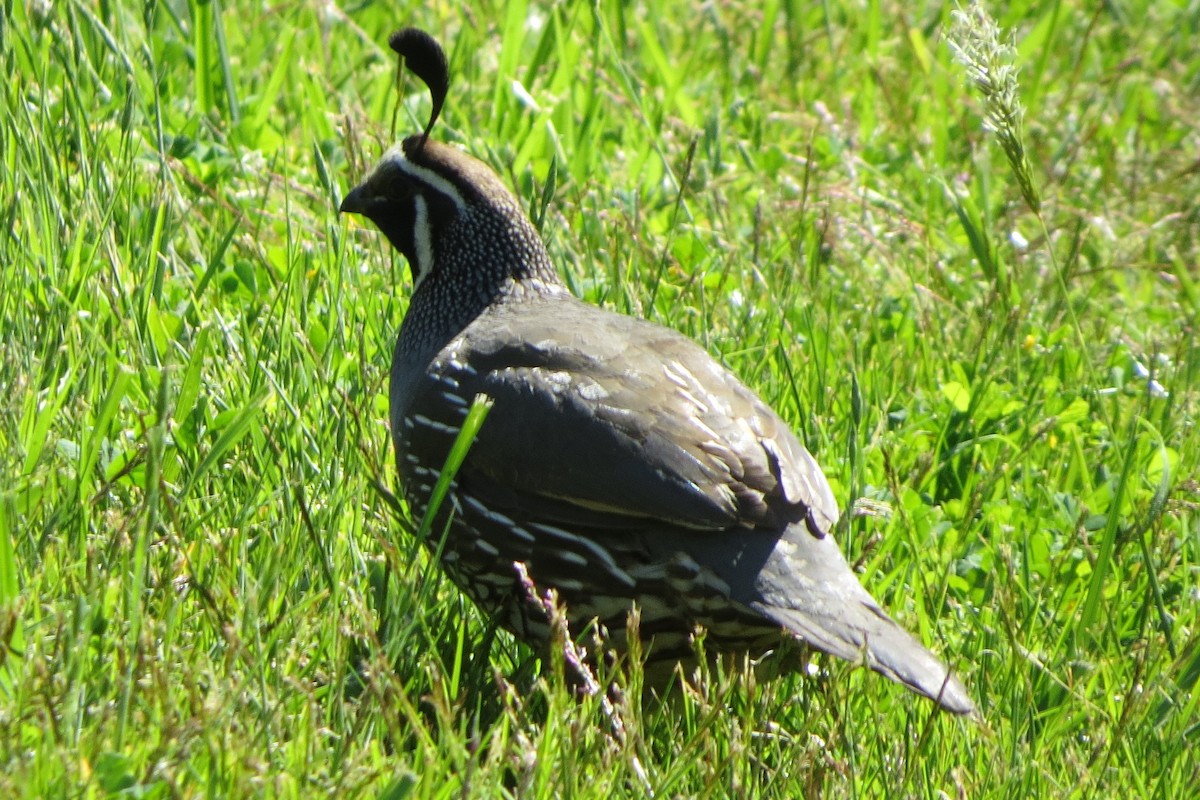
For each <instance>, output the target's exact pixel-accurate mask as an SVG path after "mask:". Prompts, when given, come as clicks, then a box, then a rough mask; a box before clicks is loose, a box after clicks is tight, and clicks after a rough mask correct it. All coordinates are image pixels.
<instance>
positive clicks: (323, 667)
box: [0, 0, 1200, 800]
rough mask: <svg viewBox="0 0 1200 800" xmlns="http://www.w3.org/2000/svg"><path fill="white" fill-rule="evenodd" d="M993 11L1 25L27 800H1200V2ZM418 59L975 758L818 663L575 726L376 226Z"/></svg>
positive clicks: (91, 10)
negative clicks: (429, 36)
mask: <svg viewBox="0 0 1200 800" xmlns="http://www.w3.org/2000/svg"><path fill="white" fill-rule="evenodd" d="M988 8H989V11H990V13H991V14H992V15H993V16H994V18H995V21H996V23H997V24H998V28H997V29H996V30H994V31H991V32H989V31H988V30H987V28H986V25H985V21H984V20H983V18H982V17H979V16H976V15H975V14H974V12H970V11H968V12H966V16H965V17H959V18H956V17H955V15H954V11H955V6H953V5H947V4H942V3H930V2H917V3H903V2H898V1H897V0H828V1H827V2H824V3H802V2H798V1H797V0H756V1H755V2H750V1H749V0H733V2H722V3H699V2H680V1H679V0H669V1H668V2H663V3H654V4H649V3H647V4H635V3H625V2H619V1H618V0H596V1H595V2H591V3H588V2H577V1H573V0H564V1H563V2H557V3H551V2H532V0H514V1H513V2H510V3H500V2H494V1H492V0H464V2H459V3H452V2H445V1H444V0H430V1H429V2H424V3H398V4H382V3H372V2H351V3H345V4H337V3H333V2H327V3H317V2H294V1H292V0H283V2H280V3H276V4H265V3H251V2H246V1H245V0H171V1H170V2H156V0H145V1H144V2H132V1H131V0H102V1H101V2H95V1H94V0H60V2H52V0H30V1H29V2H26V0H0V63H2V64H3V68H4V71H5V74H6V76H7V78H6V80H5V81H3V83H4V85H3V86H2V87H0V98H2V104H0V216H2V217H3V219H4V222H3V225H0V234H2V235H0V325H2V328H0V475H2V476H3V478H2V479H0V796H3V797H8V798H14V800H15V799H16V798H49V797H64V798H65V797H71V798H75V797H87V798H102V797H141V798H168V797H211V798H218V797H272V798H274V797H280V798H304V797H315V796H337V797H367V798H380V800H399V798H409V797H411V798H442V797H451V796H462V797H504V796H515V797H606V798H607V797H645V796H651V795H653V796H659V797H730V796H734V797H738V796H762V797H830V798H841V797H872V798H874V797H914V798H946V797H951V798H1012V797H1062V798H1075V797H1081V798H1082V797H1088V798H1091V797H1117V796H1119V797H1122V798H1135V797H1136V798H1142V797H1146V798H1180V797H1189V796H1194V794H1195V792H1196V789H1195V782H1196V775H1198V774H1200V758H1198V757H1197V755H1196V752H1197V750H1198V749H1200V748H1198V746H1197V745H1198V743H1197V740H1198V739H1200V692H1197V680H1198V679H1200V431H1198V430H1197V427H1196V421H1197V414H1198V413H1200V403H1198V396H1200V395H1198V391H1200V343H1198V341H1197V331H1196V325H1197V320H1198V319H1200V203H1198V201H1197V198H1200V129H1198V128H1197V125H1196V121H1197V120H1200V53H1198V52H1197V50H1196V47H1195V44H1194V43H1195V42H1196V41H1200V7H1198V6H1197V5H1196V3H1194V2H1191V3H1189V2H1183V1H1182V0H1170V1H1167V2H1162V1H1156V0H1127V2H1123V3H1107V4H1093V3H1085V2H1079V1H1078V0H1059V1H1058V2H1050V3H1034V2H1031V1H1030V0H1014V2H1011V3H1007V4H1003V5H1002V4H989V6H988ZM956 19H958V22H956ZM965 20H973V22H972V23H971V24H969V25H967V24H964V22H965ZM403 25H416V26H419V27H422V28H425V29H427V30H429V31H431V32H432V33H433V34H434V35H435V36H436V37H437V38H439V40H441V41H442V42H443V44H444V45H445V47H446V49H447V52H448V54H449V56H450V64H451V71H452V79H451V87H450V95H449V98H448V100H447V103H446V108H445V110H444V112H443V115H442V121H441V123H440V124H439V127H438V128H437V130H436V132H435V133H434V136H435V137H437V138H439V139H442V140H446V141H450V142H453V143H455V144H457V145H458V146H461V147H463V148H465V149H466V150H467V151H469V152H471V153H473V154H474V155H476V156H478V157H479V158H481V159H483V160H484V161H486V162H487V163H489V164H490V165H492V166H493V167H494V168H495V169H496V170H497V172H498V173H499V174H500V175H502V176H503V177H504V178H505V180H506V181H507V182H508V184H509V185H510V186H511V187H512V188H513V189H514V190H515V191H516V193H517V194H518V196H519V197H520V198H522V200H523V202H525V203H526V205H527V207H528V208H529V210H530V213H531V216H532V218H533V219H534V220H535V221H536V223H537V224H538V226H539V228H540V229H541V231H542V233H543V236H544V237H545V239H546V241H547V243H548V246H549V248H550V251H551V253H552V255H553V257H554V259H555V261H556V264H557V266H558V268H559V269H560V271H561V273H562V274H563V275H564V277H565V278H566V280H567V283H568V285H569V286H570V287H571V289H572V291H573V292H575V293H576V294H578V295H579V296H581V297H584V298H586V299H587V300H589V301H590V302H594V303H597V304H601V305H604V306H605V307H608V308H611V309H613V310H617V311H620V312H622V313H626V314H632V315H636V316H640V317H645V318H649V319H652V320H655V321H657V322H659V323H662V324H664V325H668V326H671V327H674V328H676V329H678V330H680V331H683V332H684V333H686V334H688V335H689V336H692V337H694V338H695V339H697V340H698V341H700V342H701V343H702V344H703V345H704V346H705V347H706V348H707V349H708V350H709V352H711V353H713V354H714V355H715V356H717V357H718V358H719V359H720V360H721V361H722V362H723V363H724V364H726V365H728V366H729V367H730V368H731V369H733V370H734V371H735V372H736V373H737V374H738V375H740V376H741V377H742V378H743V379H744V380H745V381H746V382H747V383H748V384H749V385H750V386H752V387H753V388H754V389H755V390H756V391H757V392H759V393H760V395H761V396H762V397H763V398H764V399H765V400H766V401H767V402H768V403H769V404H771V405H772V406H773V407H774V408H775V409H776V410H777V411H778V412H779V413H780V414H781V415H782V416H783V418H784V419H785V420H787V421H788V422H789V423H790V424H791V425H792V426H793V428H794V429H795V430H796V432H797V433H798V434H799V436H800V437H801V439H802V441H804V442H805V443H806V445H807V446H808V448H809V449H810V450H811V451H812V452H813V453H814V454H815V455H816V457H817V459H818V461H819V462H820V463H821V464H822V466H823V467H824V469H825V472H826V474H827V475H828V476H829V478H830V481H831V483H832V485H833V487H834V491H835V494H836V495H837V498H838V501H839V503H840V504H841V506H842V507H843V508H844V509H846V513H845V514H844V519H843V524H842V525H841V526H840V527H839V529H838V531H837V533H836V535H837V537H838V539H839V541H840V543H841V546H842V548H843V550H844V551H845V552H846V553H847V555H848V557H849V559H850V561H851V562H852V563H853V564H854V565H855V566H856V569H857V570H858V571H859V572H860V573H861V575H862V577H863V580H864V582H865V583H866V584H867V586H868V587H869V588H870V589H871V591H872V592H873V594H874V595H875V596H876V597H877V599H879V601H880V602H881V604H882V605H883V606H884V607H885V608H887V609H888V610H889V611H890V612H891V613H892V614H893V615H894V616H895V617H896V618H897V619H898V620H899V621H900V622H901V624H903V625H904V626H905V627H907V628H908V629H909V630H911V631H913V632H915V633H916V635H917V636H918V637H919V638H920V639H921V640H922V641H924V642H925V643H926V644H927V645H929V646H930V647H931V648H932V649H934V650H935V651H936V652H938V653H939V654H940V655H941V656H942V657H944V658H945V659H946V660H947V661H948V662H949V663H951V664H952V665H954V668H955V670H956V672H957V673H958V674H959V675H960V676H961V677H962V679H963V681H964V682H965V683H966V685H967V686H968V688H969V689H970V691H971V693H972V695H973V697H974V698H975V701H976V703H977V705H978V707H979V713H980V716H979V719H975V720H972V719H961V718H957V717H953V716H951V715H948V714H944V713H940V712H938V711H937V710H936V709H935V708H934V707H933V705H932V704H931V703H928V702H926V701H924V700H922V699H920V698H916V697H914V696H913V695H911V694H909V693H908V692H905V691H904V690H903V689H902V688H900V687H898V686H896V685H894V684H892V683H890V682H888V681H885V680H883V679H881V678H879V677H878V676H876V675H874V674H873V673H871V672H869V671H868V670H865V669H863V668H861V667H855V666H854V665H851V664H847V663H843V662H839V661H835V660H832V659H827V658H820V657H815V658H813V660H812V663H811V665H810V668H809V669H808V670H806V671H805V672H804V673H802V674H797V675H792V676H788V677H784V678H781V679H779V680H776V681H771V682H765V681H760V680H757V679H756V678H755V677H754V676H753V675H745V674H742V673H739V672H737V671H727V670H725V669H723V668H722V667H720V666H715V667H714V668H713V669H712V670H710V671H707V672H706V673H705V674H704V675H703V676H702V679H701V680H699V681H698V682H697V683H696V685H694V686H692V687H689V688H687V689H685V690H683V691H680V692H679V693H678V694H677V695H675V696H673V697H672V698H670V699H669V700H668V701H666V702H661V703H660V702H656V701H654V700H652V699H651V698H648V697H645V698H644V697H643V696H642V695H641V693H640V692H638V691H637V690H636V687H637V686H638V680H639V677H638V670H637V668H636V666H634V667H631V668H630V669H629V670H628V671H626V672H621V673H619V674H615V675H611V676H610V675H601V676H600V677H601V679H602V680H604V681H607V680H609V679H612V680H616V681H617V683H618V684H619V685H620V686H622V687H624V691H619V692H615V693H613V694H611V695H609V694H605V693H601V694H599V695H596V696H590V697H584V698H582V699H579V698H577V697H576V696H575V694H574V693H573V692H572V690H571V689H570V687H569V686H568V685H567V681H566V680H565V678H564V676H563V666H562V664H561V663H559V662H558V660H557V659H552V660H551V661H552V663H550V664H547V665H544V668H543V665H542V664H540V662H539V661H538V659H537V658H536V656H535V654H534V653H533V652H532V651H530V650H529V649H527V648H526V647H524V646H523V645H520V644H518V643H516V642H515V641H514V640H513V639H512V638H511V637H510V636H508V635H507V634H506V633H504V632H502V631H498V630H496V629H495V627H494V626H493V625H492V624H491V623H490V621H489V620H488V619H486V618H485V617H483V616H481V615H480V614H479V613H478V612H477V611H476V610H475V608H474V607H473V606H471V605H470V603H469V602H468V601H466V600H465V599H464V598H463V597H462V596H461V595H460V594H459V593H458V592H457V590H456V589H455V588H454V587H453V586H452V585H451V584H450V583H449V582H448V581H447V580H446V579H444V578H443V577H442V576H441V574H440V572H439V571H438V569H437V568H436V565H435V564H432V563H431V562H430V560H429V559H427V558H426V557H425V555H424V553H423V551H422V550H421V548H420V547H419V545H418V543H417V542H416V541H415V539H414V538H413V537H412V536H411V535H410V534H409V533H408V532H407V531H410V530H411V527H412V525H413V524H414V522H415V521H414V520H413V519H412V515H411V514H410V513H409V511H408V510H407V509H406V508H405V507H404V506H403V503H401V502H400V501H398V500H397V499H396V494H397V492H398V487H397V486H396V478H395V469H394V464H393V462H392V453H391V444H390V440H389V433H388V430H387V376H388V369H389V364H390V360H391V349H392V346H393V342H394V337H395V334H396V331H397V329H398V326H399V323H400V320H401V319H402V317H403V315H404V311H405V308H406V306H407V298H408V292H409V290H410V288H411V279H410V276H409V271H408V266H407V264H405V263H404V261H403V259H402V258H401V257H399V256H398V255H396V254H393V253H392V251H391V249H390V248H389V247H388V246H387V244H386V241H385V240H384V239H383V237H382V236H380V235H379V234H378V233H377V232H376V231H374V229H372V228H370V227H368V226H366V225H365V224H363V223H361V222H360V221H358V220H356V219H350V218H346V217H341V216H339V215H338V214H337V207H338V205H339V203H340V200H341V198H342V197H343V196H344V195H345V193H346V192H347V191H348V190H349V188H350V187H352V186H353V185H355V184H356V183H357V182H358V181H359V180H360V179H361V178H362V177H363V176H364V175H365V173H366V172H367V171H368V170H369V169H370V167H371V166H372V165H373V164H374V163H375V161H376V159H377V158H378V157H379V156H380V155H381V154H382V152H383V151H384V150H385V149H386V148H387V147H388V146H389V145H390V144H391V143H393V142H394V141H396V140H398V139H399V138H401V137H402V136H405V135H408V134H409V133H412V132H416V131H418V130H420V129H421V128H423V127H424V123H425V121H426V119H427V115H428V109H429V101H428V96H427V94H426V93H425V91H424V87H423V86H422V85H421V84H420V82H419V81H417V80H415V79H413V78H412V77H411V76H410V77H408V78H405V79H401V80H399V82H398V78H397V64H396V59H395V56H394V55H393V54H392V53H391V52H390V51H389V50H388V49H387V43H386V42H387V35H388V34H389V33H390V32H391V31H392V30H394V29H395V28H397V27H400V26H403ZM1010 37H1011V39H1010ZM951 42H954V43H956V44H957V46H958V52H959V54H960V55H959V56H958V57H956V51H955V48H954V47H952V46H951ZM1010 42H1011V46H1010ZM1018 107H1019V109H1020V113H1021V114H1023V119H1022V118H1021V117H1019V116H1015V114H1016V113H1017V109H1018Z"/></svg>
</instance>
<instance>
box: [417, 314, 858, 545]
mask: <svg viewBox="0 0 1200 800" xmlns="http://www.w3.org/2000/svg"><path fill="white" fill-rule="evenodd" d="M522 306H523V304H513V307H509V306H500V307H498V308H496V309H493V310H492V311H489V312H487V314H486V316H485V317H481V318H480V320H478V321H477V322H476V323H475V324H473V325H471V326H469V327H468V328H467V330H466V331H465V332H464V334H463V335H462V336H460V337H458V338H457V339H456V340H455V341H453V342H452V343H451V344H450V345H449V346H448V347H447V348H445V349H443V351H442V352H441V353H440V354H439V356H438V357H437V359H435V361H434V364H433V365H432V367H431V369H430V370H429V372H428V374H429V375H430V376H431V377H430V378H429V380H430V384H431V385H430V388H429V390H428V391H424V392H420V393H418V394H417V396H416V398H415V400H414V403H413V407H412V410H411V412H410V416H414V417H417V418H420V419H424V420H431V421H434V422H436V424H435V425H433V426H426V430H425V431H424V435H430V433H429V432H430V431H431V430H434V429H436V428H438V427H439V426H443V427H444V430H443V432H442V433H443V436H442V438H443V445H444V446H446V447H448V442H449V441H452V437H450V436H449V434H450V433H451V432H452V430H453V429H454V428H455V427H456V426H457V424H459V423H460V422H461V415H462V413H463V410H462V406H461V402H460V403H458V404H452V403H447V402H446V395H448V394H450V393H448V392H440V391H437V386H438V384H442V385H444V386H446V387H452V388H453V389H454V393H455V394H457V395H458V396H459V397H467V398H469V397H472V396H474V395H475V394H486V395H487V396H489V397H491V398H492V399H493V400H494V405H493V407H492V409H491V412H490V413H489V415H488V419H487V420H486V421H485V423H484V425H483V427H482V429H481V430H480V432H479V436H478V438H477V439H476V441H475V443H474V444H473V446H472V448H471V451H470V452H469V454H468V457H467V461H466V462H465V463H464V465H463V467H462V471H461V472H460V475H463V476H464V477H470V476H476V477H478V478H484V479H486V480H487V482H488V483H490V484H491V485H492V486H493V489H492V490H493V491H503V492H509V493H513V494H514V495H517V496H521V497H522V499H523V502H522V505H528V504H529V503H530V502H535V501H544V507H545V510H546V512H547V513H549V514H551V515H554V514H558V515H567V516H570V515H571V514H582V515H584V516H587V517H588V518H589V522H590V523H591V524H597V523H607V524H609V525H615V526H620V524H621V519H622V518H624V519H629V518H639V519H642V520H644V519H646V518H650V519H657V520H661V521H663V522H667V523H670V524H673V525H679V526H683V527H687V528H694V529H702V530H720V529H729V528H737V527H740V528H768V529H771V530H774V531H779V530H781V529H782V528H783V527H784V526H786V525H788V524H790V523H792V522H795V521H800V520H803V521H805V522H806V523H807V525H808V528H809V529H810V531H811V533H812V534H813V535H815V536H824V535H825V534H826V533H827V532H828V531H829V529H830V528H831V527H832V526H833V524H834V522H835V521H836V519H837V506H836V503H835V501H834V498H833V495H832V493H831V492H830V490H829V486H828V483H827V482H826V480H825V477H824V475H823V474H822V473H821V470H820V468H819V467H818V466H817V464H816V462H815V461H814V459H813V458H812V456H811V455H809V453H808V451H807V450H805V449H804V447H803V446H802V445H801V444H800V443H799V441H797V440H796V438H795V436H794V435H793V434H792V432H791V430H789V429H788V427H787V426H786V424H784V423H783V421H782V420H780V419H779V417H778V416H777V415H776V414H775V413H774V412H773V411H771V409H769V408H768V407H767V406H766V405H765V404H763V403H762V402H761V401H760V400H758V398H757V397H755V395H754V394H753V393H752V392H751V391H750V390H749V389H747V388H746V387H745V386H744V385H743V384H742V383H741V382H740V381H739V380H738V379H737V378H736V377H734V376H733V375H732V374H731V373H730V372H729V371H728V370H726V369H724V368H723V367H721V366H720V365H719V364H717V363H716V361H714V360H713V359H712V358H711V357H710V356H709V355H708V354H707V353H706V352H704V351H703V350H702V349H701V348H700V347H699V346H697V345H696V344H695V343H694V342H692V341H691V340H689V339H687V338H685V337H683V336H681V335H680V334H678V333H676V332H674V331H671V330H669V329H666V328H663V327H660V326H658V325H653V324H650V323H646V322H642V321H640V320H636V319H632V318H629V317H624V316H619V315H615V314H611V313H609V312H605V311H602V310H600V309H597V308H594V307H592V306H589V305H586V304H583V303H576V302H567V303H564V302H561V300H560V301H559V302H556V303H546V304H541V305H535V306H534V308H532V309H530V308H528V307H522ZM410 427H413V426H411V425H410ZM435 433H436V432H435ZM420 435H422V431H421V430H417V429H414V430H413V431H412V436H414V437H416V436H420ZM429 444H430V443H429V442H425V443H423V445H422V446H423V447H425V448H426V449H424V450H423V452H429V450H428V445H429ZM402 469H403V466H402ZM606 517H608V519H605V518H606Z"/></svg>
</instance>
